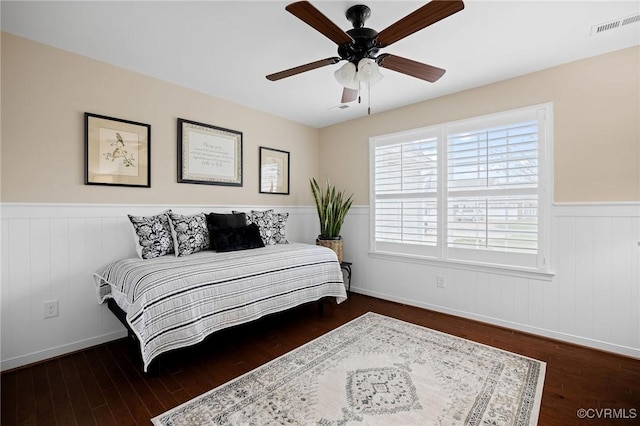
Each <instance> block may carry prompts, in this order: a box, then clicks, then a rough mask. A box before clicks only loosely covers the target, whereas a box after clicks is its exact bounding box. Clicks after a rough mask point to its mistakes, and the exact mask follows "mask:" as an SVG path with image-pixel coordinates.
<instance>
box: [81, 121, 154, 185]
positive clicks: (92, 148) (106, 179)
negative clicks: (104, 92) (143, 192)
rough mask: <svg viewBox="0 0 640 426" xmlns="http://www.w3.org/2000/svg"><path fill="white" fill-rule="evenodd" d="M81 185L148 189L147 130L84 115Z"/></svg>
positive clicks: (129, 122)
mask: <svg viewBox="0 0 640 426" xmlns="http://www.w3.org/2000/svg"><path fill="white" fill-rule="evenodd" d="M84 147H85V169H84V183H85V185H119V186H139V187H146V188H149V187H151V126H150V125H149V124H144V123H138V122H135V121H129V120H122V119H119V118H113V117H106V116H104V115H97V114H91V113H88V112H85V113H84Z"/></svg>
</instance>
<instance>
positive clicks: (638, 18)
mask: <svg viewBox="0 0 640 426" xmlns="http://www.w3.org/2000/svg"><path fill="white" fill-rule="evenodd" d="M636 22H640V13H639V14H636V15H631V16H627V17H626V18H620V19H616V20H615V21H609V22H604V23H602V24H598V25H594V26H592V27H591V35H595V34H600V33H602V32H605V31H609V30H615V29H616V28H622V27H624V26H625V25H629V24H635V23H636Z"/></svg>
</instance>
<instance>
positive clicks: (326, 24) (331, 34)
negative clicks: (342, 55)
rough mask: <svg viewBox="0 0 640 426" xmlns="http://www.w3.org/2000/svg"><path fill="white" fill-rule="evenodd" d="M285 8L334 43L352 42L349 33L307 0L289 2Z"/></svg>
mask: <svg viewBox="0 0 640 426" xmlns="http://www.w3.org/2000/svg"><path fill="white" fill-rule="evenodd" d="M285 9H286V10H287V11H288V12H290V13H291V14H293V15H294V16H296V17H297V18H298V19H300V20H302V21H304V22H305V23H307V24H308V25H310V26H312V27H313V28H315V29H316V30H318V31H320V33H322V34H323V35H324V36H325V37H328V38H329V39H330V40H332V41H333V42H334V43H335V44H338V45H340V44H344V43H351V42H353V39H352V38H351V36H349V34H347V33H345V32H344V31H342V30H341V29H340V27H338V26H337V25H336V24H334V23H333V22H332V21H331V20H330V19H329V18H327V17H326V16H324V15H323V14H322V12H320V11H319V10H318V9H316V8H315V7H313V5H312V4H311V3H309V2H308V1H298V2H295V3H291V4H290V5H288V6H287V7H285Z"/></svg>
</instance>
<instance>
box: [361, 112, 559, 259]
mask: <svg viewBox="0 0 640 426" xmlns="http://www.w3.org/2000/svg"><path fill="white" fill-rule="evenodd" d="M551 112H552V111H551V105H550V104H545V105H539V106H534V107H528V108H524V109H520V110H514V111H507V112H503V113H498V114H492V115H489V116H483V117H476V118H472V119H467V120H461V121H457V122H453V123H444V124H441V125H437V126H431V127H428V128H424V129H417V130H411V131H407V132H402V133H397V134H393V135H385V136H378V137H374V138H371V140H370V153H371V160H370V161H371V167H370V170H371V185H370V186H371V191H372V193H371V199H372V200H373V201H374V202H373V203H372V206H373V208H372V209H371V215H372V218H371V219H372V220H371V223H372V237H371V245H372V247H371V249H372V251H373V252H377V253H392V254H399V255H409V256H418V257H424V258H429V259H435V260H441V261H451V262H464V263H473V264H482V265H493V266H500V267H509V268H519V269H528V270H538V271H547V270H548V262H547V261H546V257H547V252H548V220H547V216H548V214H547V210H548V206H549V203H550V188H549V187H550V184H551V183H550V179H549V176H550V173H551V160H550V156H549V153H550V150H549V145H550V135H551V124H550V122H551Z"/></svg>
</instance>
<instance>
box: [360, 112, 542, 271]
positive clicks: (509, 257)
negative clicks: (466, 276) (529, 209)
mask: <svg viewBox="0 0 640 426" xmlns="http://www.w3.org/2000/svg"><path fill="white" fill-rule="evenodd" d="M527 117H528V118H529V119H531V117H536V119H537V120H538V125H539V128H538V148H537V149H538V174H537V177H538V183H537V190H536V191H535V193H536V195H537V202H538V206H537V208H538V214H537V220H538V222H537V226H538V229H537V240H538V248H537V252H536V253H535V254H528V255H527V254H525V255H522V254H521V253H517V252H513V251H492V250H483V249H461V248H455V247H449V245H448V235H447V232H448V231H447V214H448V198H449V197H451V196H452V195H453V191H452V193H451V194H450V193H449V192H448V187H447V184H448V175H447V173H448V159H447V153H448V135H450V134H453V133H460V131H461V129H474V130H477V129H480V128H486V127H488V126H490V125H492V124H495V123H515V122H517V121H518V120H522V119H526V118H527ZM433 134H436V135H437V164H438V178H437V182H438V183H437V196H436V200H437V206H438V208H437V210H438V217H437V223H438V226H437V237H436V238H437V244H436V246H435V247H432V248H434V249H435V250H424V249H420V247H417V248H416V247H409V249H408V250H407V249H405V250H402V249H400V250H398V249H395V250H394V249H393V246H392V245H389V244H385V243H382V242H380V241H377V240H376V205H377V204H376V202H377V198H376V188H375V182H376V181H375V179H376V175H375V172H376V170H375V159H376V147H378V146H381V145H388V144H393V143H398V142H400V143H401V142H410V141H411V140H412V139H415V137H416V135H433ZM552 200H553V104H552V103H551V102H549V103H544V104H537V105H532V106H527V107H523V108H517V109H512V110H507V111H501V112H496V113H492V114H487V115H482V116H476V117H470V118H465V119H461V120H456V121H451V122H445V123H440V124H435V125H430V126H426V127H422V128H417V129H410V130H407V131H401V132H396V133H392V134H387V135H380V136H373V137H371V138H369V204H370V208H369V218H370V220H369V223H370V231H369V253H370V255H373V256H376V257H378V256H382V257H393V258H397V259H404V260H411V261H420V262H427V263H430V264H437V265H441V266H442V265H445V266H455V267H463V269H468V268H471V269H474V270H480V271H487V272H490V271H493V272H500V273H504V272H507V273H511V274H516V275H518V274H519V275H520V276H525V277H536V278H542V279H550V278H551V277H552V276H553V272H552V271H553V265H552V262H551V254H552V253H551V248H552V245H551V209H552ZM396 244H397V245H398V246H406V247H408V246H411V244H407V243H396ZM418 246H420V245H418ZM461 253H462V254H463V255H461Z"/></svg>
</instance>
